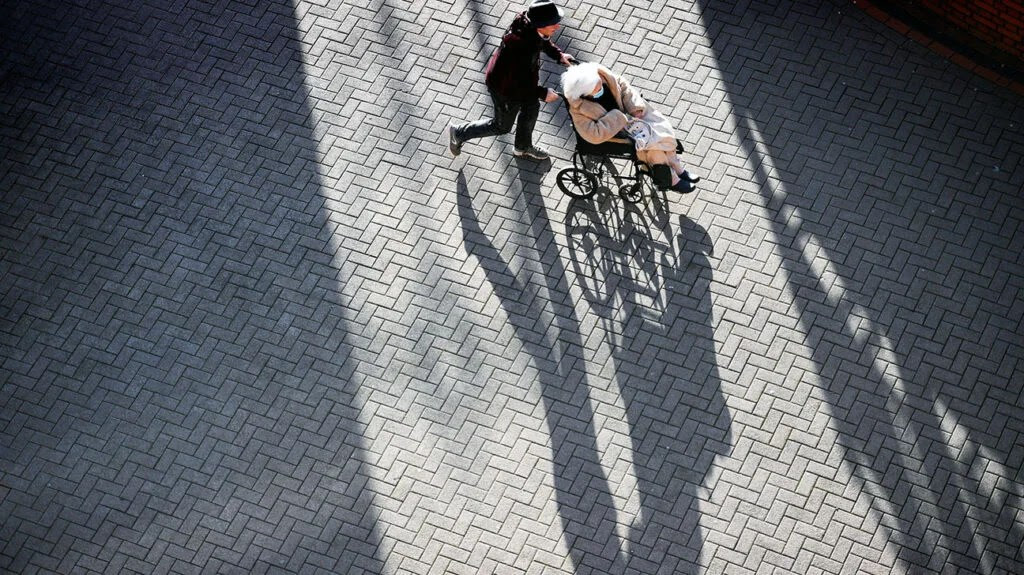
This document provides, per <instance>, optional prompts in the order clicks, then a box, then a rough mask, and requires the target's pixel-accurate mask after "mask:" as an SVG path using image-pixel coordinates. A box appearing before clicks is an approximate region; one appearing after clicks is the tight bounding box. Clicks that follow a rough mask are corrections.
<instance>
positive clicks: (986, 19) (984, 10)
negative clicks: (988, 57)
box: [915, 0, 1024, 59]
mask: <svg viewBox="0 0 1024 575" xmlns="http://www.w3.org/2000/svg"><path fill="white" fill-rule="evenodd" d="M915 4H918V5H919V7H920V8H922V9H924V10H927V11H929V12H931V13H932V14H934V15H936V16H938V17H940V18H941V19H942V20H944V21H945V22H946V24H947V25H949V26H951V27H952V28H954V29H956V30H957V31H958V32H960V33H961V34H966V35H968V36H971V37H973V38H975V39H977V40H980V41H981V42H983V43H984V44H986V45H988V46H991V47H993V48H995V49H997V50H999V51H1000V52H1003V53H1005V54H1009V55H1010V56H1013V57H1015V58H1017V59H1024V1H1021V0H1002V1H999V0H917V2H915Z"/></svg>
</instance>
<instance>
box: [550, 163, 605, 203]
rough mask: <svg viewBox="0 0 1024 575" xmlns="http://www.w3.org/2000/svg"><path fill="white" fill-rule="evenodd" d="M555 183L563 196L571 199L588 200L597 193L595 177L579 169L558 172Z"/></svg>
mask: <svg viewBox="0 0 1024 575" xmlns="http://www.w3.org/2000/svg"><path fill="white" fill-rule="evenodd" d="M555 183H557V184H558V188H559V189H561V190H562V193H563V194H565V195H567V196H571V197H573V198H589V197H590V196H593V195H594V193H595V192H597V177H596V176H594V174H591V173H590V172H587V171H585V170H581V169H579V168H565V169H563V170H562V171H560V172H558V175H557V176H556V177H555Z"/></svg>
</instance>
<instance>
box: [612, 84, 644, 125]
mask: <svg viewBox="0 0 1024 575" xmlns="http://www.w3.org/2000/svg"><path fill="white" fill-rule="evenodd" d="M615 80H616V81H617V82H618V84H619V95H620V96H621V97H622V107H623V108H624V109H625V111H626V113H627V114H629V115H630V116H633V117H634V118H642V117H643V116H644V113H646V112H647V101H646V100H644V98H643V96H641V95H640V93H639V92H637V91H636V90H634V89H633V87H632V86H630V85H629V82H628V81H626V79H625V78H623V77H622V76H617V77H616V78H615Z"/></svg>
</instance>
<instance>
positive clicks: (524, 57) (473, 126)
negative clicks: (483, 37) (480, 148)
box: [448, 0, 575, 160]
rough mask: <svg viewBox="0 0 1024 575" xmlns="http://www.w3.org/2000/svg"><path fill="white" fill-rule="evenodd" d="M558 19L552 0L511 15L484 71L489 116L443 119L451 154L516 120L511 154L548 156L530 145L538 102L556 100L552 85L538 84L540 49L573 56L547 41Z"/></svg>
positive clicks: (555, 56)
mask: <svg viewBox="0 0 1024 575" xmlns="http://www.w3.org/2000/svg"><path fill="white" fill-rule="evenodd" d="M561 20H562V9H561V8H559V7H558V6H556V5H555V3H554V2H552V1H551V0H533V1H532V2H531V3H530V6H529V8H528V9H527V10H526V11H524V12H520V13H519V14H517V15H516V17H515V18H514V19H513V20H512V24H511V25H510V26H509V28H508V30H506V31H505V34H504V36H502V39H501V45H500V46H499V47H498V49H497V50H496V51H495V52H494V54H493V55H492V56H491V59H490V60H488V62H487V68H486V71H485V80H486V83H487V91H488V92H490V94H491V100H492V101H493V103H494V117H493V118H484V119H482V120H478V121H476V122H467V123H464V124H448V149H449V150H450V151H451V153H452V155H453V156H458V155H459V153H460V152H461V151H462V146H463V144H465V143H466V142H467V141H468V140H472V139H475V138H484V137H488V136H497V135H499V134H507V133H509V132H510V131H512V124H513V123H516V136H515V148H514V149H513V152H512V153H513V155H515V156H516V157H517V158H531V159H534V160H546V159H548V158H549V155H548V153H547V152H546V151H544V150H543V149H541V148H539V147H537V146H535V145H534V143H533V127H534V125H535V124H536V122H537V115H538V114H539V113H540V102H541V101H542V100H543V101H544V102H549V103H550V102H554V101H556V100H558V94H557V93H556V92H555V91H554V90H551V89H549V88H545V87H543V86H541V85H540V61H539V60H540V53H541V52H544V53H545V54H547V55H548V57H549V58H551V59H552V60H555V61H556V62H559V63H560V64H562V65H563V66H568V65H569V64H571V63H572V62H574V61H575V59H574V58H573V57H572V56H570V55H568V54H566V53H564V52H562V51H561V50H560V49H559V48H558V46H556V45H555V43H554V42H552V41H551V36H552V35H553V34H554V33H555V32H557V31H558V29H559V28H561V24H559V22H561ZM517 118H518V120H517Z"/></svg>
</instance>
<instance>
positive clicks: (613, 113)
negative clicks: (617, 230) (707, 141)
mask: <svg viewBox="0 0 1024 575" xmlns="http://www.w3.org/2000/svg"><path fill="white" fill-rule="evenodd" d="M562 94H563V96H565V99H566V101H567V102H568V104H569V116H570V117H571V118H572V123H573V126H575V128H576V132H577V133H578V134H579V135H580V137H581V138H583V139H584V140H586V141H587V142H589V143H591V144H602V143H605V142H634V143H635V144H636V146H635V147H636V157H637V159H638V160H639V161H641V162H643V163H645V164H647V165H648V166H650V167H651V168H652V172H654V171H655V167H656V166H666V167H667V168H668V170H669V172H670V179H671V181H670V184H671V185H670V188H671V189H673V190H676V191H679V192H682V193H687V192H691V191H693V183H694V182H696V181H698V179H695V178H691V177H690V174H689V173H688V172H687V171H686V169H684V168H683V163H682V161H681V160H680V158H679V156H678V154H677V153H676V145H677V142H676V138H675V134H674V132H673V130H672V126H671V123H670V122H669V121H668V119H666V118H665V116H664V115H662V114H660V113H659V112H657V111H656V110H654V109H653V107H651V105H650V104H649V103H648V102H647V101H646V100H644V99H643V97H642V96H641V95H640V94H639V93H638V92H637V91H636V90H634V89H633V88H632V87H630V85H629V82H627V81H626V80H625V79H624V78H622V77H621V76H618V75H616V74H614V73H612V71H611V70H609V69H608V68H606V67H604V66H602V65H600V64H595V63H590V62H588V63H583V64H577V65H575V66H572V67H570V68H569V69H568V70H567V71H566V72H565V73H563V74H562ZM662 170H664V168H662Z"/></svg>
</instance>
